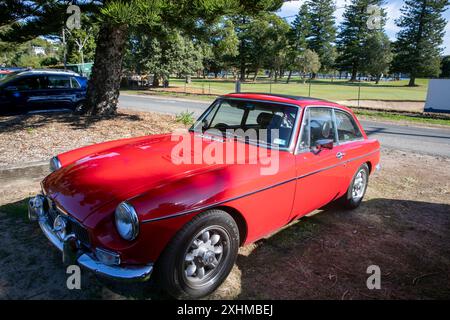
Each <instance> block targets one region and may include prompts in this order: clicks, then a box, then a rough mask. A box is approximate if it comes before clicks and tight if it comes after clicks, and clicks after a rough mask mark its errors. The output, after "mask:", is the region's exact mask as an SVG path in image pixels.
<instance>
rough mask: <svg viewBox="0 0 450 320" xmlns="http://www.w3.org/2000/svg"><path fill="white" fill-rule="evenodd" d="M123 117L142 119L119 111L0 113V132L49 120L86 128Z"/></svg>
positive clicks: (36, 124)
mask: <svg viewBox="0 0 450 320" xmlns="http://www.w3.org/2000/svg"><path fill="white" fill-rule="evenodd" d="M111 119H123V120H127V121H142V118H141V117H139V116H138V115H133V114H127V113H121V112H119V113H118V114H117V115H115V116H106V117H105V116H103V117H99V116H84V115H77V114H74V113H71V112H49V113H38V114H29V113H27V114H20V115H6V116H2V115H0V132H16V131H20V130H32V129H36V128H39V127H43V126H45V125H47V124H48V123H49V122H56V123H62V124H65V125H67V126H69V127H70V128H71V129H75V130H83V129H87V128H89V127H91V126H93V125H95V124H96V123H99V122H101V121H107V120H111Z"/></svg>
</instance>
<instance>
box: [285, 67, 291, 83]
mask: <svg viewBox="0 0 450 320" xmlns="http://www.w3.org/2000/svg"><path fill="white" fill-rule="evenodd" d="M291 77H292V70H289V75H288V77H287V80H286V83H287V84H289V82H290V81H291Z"/></svg>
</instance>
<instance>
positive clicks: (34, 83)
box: [13, 77, 39, 91]
mask: <svg viewBox="0 0 450 320" xmlns="http://www.w3.org/2000/svg"><path fill="white" fill-rule="evenodd" d="M13 86H15V87H17V89H18V90H20V91H22V90H24V91H25V90H37V89H39V79H38V78H37V77H25V78H21V79H18V80H16V81H15V82H14V83H13Z"/></svg>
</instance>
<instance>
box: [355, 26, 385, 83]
mask: <svg viewBox="0 0 450 320" xmlns="http://www.w3.org/2000/svg"><path fill="white" fill-rule="evenodd" d="M365 49H366V58H365V63H364V67H363V68H362V70H363V71H365V72H367V73H368V74H370V75H373V76H375V79H376V84H378V83H379V82H380V79H381V76H382V75H383V74H384V73H387V72H388V71H389V67H390V65H391V62H392V50H391V41H390V40H389V37H388V36H387V35H386V34H385V33H384V32H382V31H377V32H374V33H373V34H372V35H371V36H369V38H368V39H367V41H366V43H365Z"/></svg>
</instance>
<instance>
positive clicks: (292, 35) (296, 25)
mask: <svg viewBox="0 0 450 320" xmlns="http://www.w3.org/2000/svg"><path fill="white" fill-rule="evenodd" d="M309 30H310V16H309V11H308V5H307V4H306V3H304V4H303V5H302V6H301V7H300V9H299V11H298V13H297V15H296V16H295V19H294V21H293V22H292V25H291V28H290V30H289V32H288V34H287V38H288V48H287V57H286V59H287V69H288V70H289V75H288V78H287V80H286V83H289V82H290V81H291V77H292V72H293V71H295V70H297V69H298V68H297V66H296V59H297V57H298V56H299V54H302V53H303V52H304V51H305V50H306V48H307V46H308V44H307V43H306V38H307V37H308V34H309Z"/></svg>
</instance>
